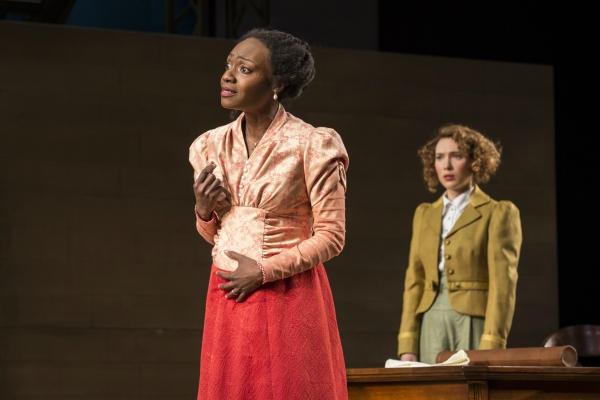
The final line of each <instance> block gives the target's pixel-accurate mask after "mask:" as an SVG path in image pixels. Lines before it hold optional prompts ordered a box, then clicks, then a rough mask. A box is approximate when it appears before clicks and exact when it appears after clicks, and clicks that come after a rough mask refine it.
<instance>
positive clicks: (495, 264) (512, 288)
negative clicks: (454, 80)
mask: <svg viewBox="0 0 600 400" xmlns="http://www.w3.org/2000/svg"><path fill="white" fill-rule="evenodd" d="M419 156H420V157H421V161H422V162H423V175H424V178H425V182H426V184H427V186H428V188H429V190H430V191H431V192H435V190H436V189H437V186H438V185H439V184H441V185H442V186H443V187H444V189H445V192H444V194H443V195H442V197H440V198H439V199H438V200H437V201H435V202H433V203H423V204H421V205H419V206H418V207H417V209H416V211H415V215H414V219H413V232H412V239H411V245H410V255H409V262H408V268H407V270H406V277H405V283H404V302H403V310H402V320H401V324H400V332H399V334H398V356H399V357H400V359H402V360H405V361H416V360H417V358H419V359H420V361H422V362H426V363H435V358H436V355H437V354H438V353H439V352H440V351H443V350H453V351H454V350H458V349H465V350H469V349H497V348H505V347H506V340H507V337H508V333H509V331H510V327H511V324H512V319H513V314H514V309H515V296H516V285H517V264H518V261H519V252H520V248H521V241H522V236H521V222H520V218H519V210H518V209H517V207H516V206H515V205H514V204H513V203H511V202H510V201H496V200H494V199H492V198H490V196H488V195H487V194H485V193H484V192H483V191H482V190H481V189H480V188H479V187H478V186H477V185H478V184H481V183H485V182H487V181H488V180H489V178H490V177H491V176H492V175H493V174H494V173H495V172H496V170H497V168H498V166H499V164H500V149H499V148H498V147H497V146H496V145H494V143H493V142H492V141H490V140H489V139H488V138H486V137H485V136H484V135H482V134H481V133H479V132H477V131H475V130H473V129H470V128H468V127H466V126H462V125H447V126H443V127H441V128H440V129H439V130H438V134H437V136H436V137H435V138H433V139H432V140H431V141H429V142H428V143H427V144H425V145H424V146H423V147H422V148H421V149H419ZM417 356H418V357H417Z"/></svg>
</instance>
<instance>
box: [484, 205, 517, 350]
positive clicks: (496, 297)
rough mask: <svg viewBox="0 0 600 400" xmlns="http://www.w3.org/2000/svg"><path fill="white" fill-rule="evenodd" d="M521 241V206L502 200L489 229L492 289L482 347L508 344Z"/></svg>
mask: <svg viewBox="0 0 600 400" xmlns="http://www.w3.org/2000/svg"><path fill="white" fill-rule="evenodd" d="M521 242H522V234H521V218H520V217H519V209H518V208H517V207H516V206H515V205H514V204H513V203H511V202H509V201H500V202H498V204H497V205H496V207H495V209H494V210H493V212H492V215H491V218H490V225H489V228H488V272H489V291H488V300H487V306H486V311H485V323H484V326H483V335H482V336H481V342H480V345H479V348H480V349H483V350H486V349H497V348H505V347H506V339H507V338H508V333H509V331H510V327H511V325H512V320H513V314H514V312H515V298H516V291H517V277H518V274H517V265H518V263H519V253H520V250H521Z"/></svg>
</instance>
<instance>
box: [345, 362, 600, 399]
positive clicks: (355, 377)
mask: <svg viewBox="0 0 600 400" xmlns="http://www.w3.org/2000/svg"><path fill="white" fill-rule="evenodd" d="M347 376H348V392H349V397H350V400H388V399H406V400H410V399H424V400H427V399H436V400H441V399H444V400H446V399H447V400H454V399H457V400H458V399H461V400H462V399H469V400H508V399H510V400H515V399H518V400H525V399H526V400H534V399H535V400H537V399H543V400H550V399H552V400H554V399H578V400H588V399H589V400H591V399H595V400H598V399H600V368H583V367H573V368H567V367H485V366H465V367H427V368H360V369H359V368H351V369H348V370H347Z"/></svg>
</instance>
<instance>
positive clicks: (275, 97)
mask: <svg viewBox="0 0 600 400" xmlns="http://www.w3.org/2000/svg"><path fill="white" fill-rule="evenodd" d="M278 98H279V97H277V92H273V100H275V101H277V99H278Z"/></svg>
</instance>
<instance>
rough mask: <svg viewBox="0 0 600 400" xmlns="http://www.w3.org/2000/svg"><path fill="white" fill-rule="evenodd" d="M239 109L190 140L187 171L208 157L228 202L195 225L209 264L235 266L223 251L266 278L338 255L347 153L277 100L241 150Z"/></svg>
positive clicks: (334, 137)
mask: <svg viewBox="0 0 600 400" xmlns="http://www.w3.org/2000/svg"><path fill="white" fill-rule="evenodd" d="M243 118H244V114H241V115H240V116H239V117H238V118H237V119H236V120H235V121H233V122H231V123H230V124H227V125H224V126H221V127H218V128H216V129H212V130H210V131H207V132H205V133H204V134H202V135H200V136H199V137H198V138H197V139H196V140H195V141H194V142H193V143H192V145H191V147H190V163H191V164H192V166H193V167H194V178H196V177H197V176H198V174H199V173H200V171H201V170H202V169H203V168H204V167H205V166H206V165H207V164H208V163H209V162H211V161H213V162H214V163H215V164H216V166H217V167H216V168H215V170H214V172H213V173H214V174H215V176H216V177H217V178H219V179H221V180H222V181H223V182H224V185H225V186H226V187H227V189H229V192H230V193H231V197H232V199H231V202H232V206H231V208H229V207H227V208H223V207H221V208H220V207H219V206H217V210H215V213H214V214H213V218H212V219H211V220H210V221H204V220H203V219H201V218H200V217H199V216H198V215H196V228H197V230H198V232H199V233H200V235H201V236H202V237H203V238H204V239H205V240H207V241H208V242H209V243H211V244H214V247H213V249H212V257H213V262H214V264H215V266H217V267H218V268H221V269H224V270H229V271H231V270H234V269H236V268H237V261H235V260H232V259H231V258H229V257H228V256H227V255H226V254H225V253H224V252H225V251H226V250H233V251H236V252H238V253H241V254H244V255H246V256H248V257H250V258H252V259H254V260H256V261H257V262H260V263H261V264H262V265H263V267H264V270H265V275H266V281H267V282H270V281H275V280H278V279H284V278H287V277H289V276H292V275H295V274H298V273H300V272H303V271H305V270H307V269H310V268H312V267H314V266H316V265H318V264H319V263H322V262H325V261H327V260H329V259H331V258H333V257H335V256H336V255H338V254H339V253H340V252H341V251H342V248H343V246H344V239H345V233H346V229H345V225H346V224H345V222H346V218H345V209H346V208H345V192H346V171H347V168H348V162H349V160H348V154H347V152H346V149H345V147H344V144H343V142H342V140H341V138H340V136H339V135H338V134H337V133H336V132H335V131H334V130H333V129H330V128H315V127H313V126H312V125H310V124H307V123H306V122H304V121H302V120H301V119H299V118H296V117H294V116H293V115H292V114H290V113H288V112H286V111H285V109H284V108H283V106H280V107H279V110H278V111H277V114H276V116H275V118H274V119H273V121H272V123H271V125H270V126H269V128H268V129H267V131H266V132H265V134H264V136H263V137H262V139H261V140H260V142H259V143H258V144H257V146H256V148H255V149H254V151H253V152H252V154H251V155H250V157H248V153H247V150H246V145H245V142H244V137H243V132H242V121H243Z"/></svg>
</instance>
